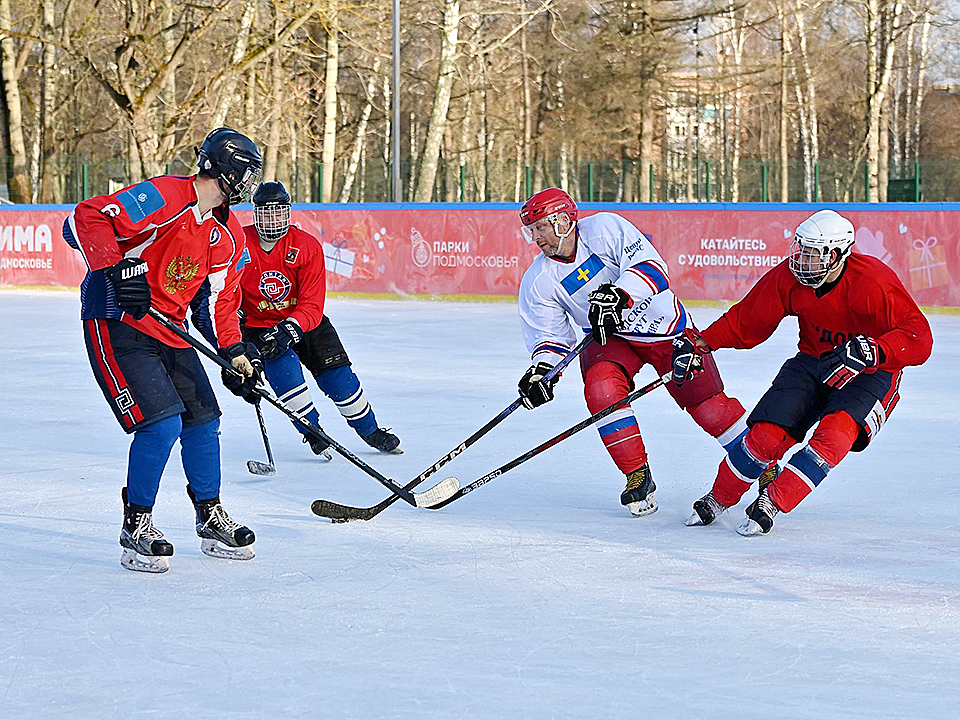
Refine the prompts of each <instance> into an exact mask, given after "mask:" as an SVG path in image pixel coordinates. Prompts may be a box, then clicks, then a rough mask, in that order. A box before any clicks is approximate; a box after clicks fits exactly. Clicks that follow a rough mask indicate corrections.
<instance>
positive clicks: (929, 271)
mask: <svg viewBox="0 0 960 720" xmlns="http://www.w3.org/2000/svg"><path fill="white" fill-rule="evenodd" d="M907 266H908V267H909V269H910V289H911V290H929V289H930V288H935V287H940V286H941V285H947V284H949V283H950V273H948V272H947V257H946V253H944V250H943V247H942V246H940V245H938V244H937V238H935V237H929V238H927V239H926V240H923V239H921V238H917V239H916V240H914V241H913V249H912V250H910V252H909V253H908V254H907Z"/></svg>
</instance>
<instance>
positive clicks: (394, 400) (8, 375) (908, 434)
mask: <svg viewBox="0 0 960 720" xmlns="http://www.w3.org/2000/svg"><path fill="white" fill-rule="evenodd" d="M327 312H328V315H329V316H330V318H331V319H332V320H333V322H334V324H335V325H336V327H337V329H338V330H339V332H340V336H341V338H342V339H343V341H344V344H345V346H346V348H347V350H348V352H349V353H350V356H351V358H352V360H353V361H354V367H355V369H356V371H357V374H358V375H359V376H360V379H361V381H362V382H363V385H364V387H365V389H366V392H367V395H368V397H369V399H370V401H371V402H372V404H373V406H374V409H375V411H376V413H377V417H378V420H379V422H380V424H381V425H382V426H387V427H392V428H393V429H394V431H395V432H396V433H397V434H398V435H399V436H400V437H401V439H402V441H403V448H404V450H405V454H403V455H400V456H384V455H380V454H379V453H376V452H375V451H373V450H371V449H370V448H367V447H366V445H364V444H363V442H362V441H361V440H360V439H359V438H358V437H357V436H356V435H355V434H354V433H353V431H352V430H350V429H349V428H348V427H347V425H346V424H345V423H344V421H343V420H342V418H341V417H340V416H339V414H337V412H336V409H335V408H334V406H333V404H332V403H331V402H330V401H328V400H327V399H326V398H323V397H322V396H320V394H319V391H317V390H316V387H315V386H312V389H313V391H314V397H315V400H316V401H317V404H318V406H319V408H320V410H321V414H322V419H321V423H322V425H323V427H324V428H325V429H326V430H327V432H329V433H330V434H331V435H333V436H334V437H335V438H336V439H337V440H339V441H340V442H342V443H343V444H345V445H346V446H347V447H349V448H350V449H351V450H353V451H354V452H356V453H357V454H358V455H359V456H360V457H362V458H363V459H364V460H366V461H367V462H369V463H370V464H372V465H373V466H374V467H376V468H377V469H378V470H380V471H381V472H383V473H384V474H386V475H388V476H390V477H392V478H395V479H397V481H398V482H400V483H401V484H403V483H405V482H407V481H409V479H410V478H412V477H414V476H415V475H416V474H417V473H419V472H420V471H422V470H423V469H424V468H426V467H427V466H429V465H431V464H432V463H434V462H435V461H436V460H437V459H438V458H440V457H441V456H442V455H444V454H445V453H447V452H448V451H449V450H451V449H452V448H454V447H455V446H456V445H458V444H459V443H460V442H461V441H462V440H463V439H465V438H466V437H467V436H469V435H470V434H471V433H472V432H473V431H475V430H476V429H477V428H479V427H480V426H481V425H483V424H484V423H485V422H486V421H487V420H489V419H490V418H492V417H493V416H495V415H496V414H497V413H499V412H500V411H501V410H502V409H503V408H504V407H506V406H507V405H508V404H510V403H511V402H512V401H513V400H514V399H515V397H516V382H517V380H518V378H519V377H520V375H521V374H522V373H523V371H524V370H525V369H526V367H527V366H528V364H529V359H528V356H527V354H526V352H525V350H524V348H523V346H522V342H521V339H520V332H519V328H518V323H517V319H516V310H515V306H514V305H512V304H467V303H464V304H459V303H441V302H436V303H431V302H391V301H383V302H372V301H369V302H368V301H356V300H342V299H331V300H330V301H329V302H328V308H327ZM692 314H693V315H694V317H695V319H696V321H697V323H698V324H699V325H701V326H705V325H706V324H708V323H709V322H710V321H712V320H713V319H714V318H715V317H716V316H717V315H718V314H719V310H714V309H702V308H694V309H693V310H692ZM78 318H79V300H78V298H77V296H76V294H75V293H72V292H71V293H66V292H40V291H37V292H29V291H5V292H2V293H0V343H2V348H3V349H2V355H0V359H2V362H0V373H2V375H0V378H2V385H3V393H2V399H0V407H2V428H3V430H2V434H0V449H2V453H3V458H4V460H3V463H2V466H0V719H2V720H8V719H9V720H20V719H23V720H40V719H43V718H69V719H70V720H82V719H86V718H90V719H94V718H95V719H98V720H105V719H109V718H151V719H152V718H198V717H204V718H231V720H233V719H238V718H244V719H246V718H327V717H330V718H361V719H364V720H366V719H374V718H410V719H417V720H419V719H422V718H517V719H521V718H524V719H526V718H684V719H687V718H736V719H737V720H744V719H745V718H777V720H786V719H788V718H817V719H820V718H865V719H866V718H869V719H870V720H877V719H878V718H925V719H926V720H930V719H932V718H956V717H957V715H958V710H957V708H958V707H960V680H958V678H960V481H958V475H957V466H958V456H960V452H958V445H960V443H958V439H957V430H958V422H957V407H958V406H960V370H958V368H960V316H957V315H933V316H931V318H930V320H931V324H932V326H933V333H934V338H935V344H934V351H933V356H932V357H931V359H930V360H929V361H928V362H927V364H926V365H924V366H922V367H920V368H908V369H907V370H906V372H905V374H904V380H903V383H902V387H901V392H902V400H901V402H900V404H899V405H898V407H897V409H896V411H895V412H894V414H893V416H892V418H891V420H890V421H889V423H888V424H887V425H886V426H885V427H884V428H883V432H881V433H880V435H879V437H878V438H877V440H876V441H875V442H874V444H873V445H872V446H871V447H870V448H869V449H868V450H867V452H865V453H862V454H855V455H851V456H849V457H848V458H847V459H846V460H845V461H844V462H843V464H841V465H840V467H839V468H838V469H836V470H835V471H834V472H833V473H831V475H830V476H829V477H828V479H827V480H826V481H825V482H824V483H823V485H821V486H820V487H819V488H818V489H817V490H816V492H814V493H813V494H812V495H811V496H810V497H809V498H807V500H806V501H805V502H804V503H803V504H802V505H801V506H800V507H799V508H798V509H797V510H796V511H795V512H793V513H791V514H790V515H786V516H784V515H781V516H779V517H778V518H777V520H776V525H775V527H774V530H773V532H772V533H771V534H770V535H769V536H765V537H759V538H750V539H747V538H742V537H740V536H739V535H737V534H736V533H735V532H734V527H735V526H736V524H737V523H738V522H739V521H740V519H741V518H742V516H743V508H744V507H745V505H746V504H747V502H749V499H745V500H744V501H743V502H742V503H741V505H740V506H738V507H737V508H736V509H734V510H732V511H731V512H729V513H727V514H726V515H723V516H721V518H720V519H719V520H718V521H717V523H715V524H714V525H713V526H710V527H708V528H688V527H685V526H684V523H683V521H684V519H685V518H686V517H687V515H688V514H689V512H690V505H691V502H692V501H693V500H695V499H696V498H697V497H699V496H700V495H701V494H702V493H704V492H705V491H706V490H707V489H708V487H709V486H710V483H711V482H712V479H713V476H714V473H715V471H716V467H717V464H718V462H719V461H720V459H721V457H722V452H721V450H720V448H719V446H718V445H717V443H716V442H715V441H714V440H712V439H711V438H709V437H708V436H706V435H705V434H704V433H703V432H702V431H700V430H699V428H697V427H696V426H695V425H694V423H693V421H692V420H691V419H690V418H689V417H688V416H687V415H686V414H685V413H683V412H681V411H680V410H678V409H677V407H676V406H675V405H674V404H673V403H672V401H671V400H670V398H669V396H668V395H667V393H666V392H665V391H664V390H662V389H661V390H657V391H655V392H653V393H651V394H649V395H647V396H646V397H644V398H641V399H640V400H638V401H637V402H636V404H635V406H634V407H635V410H636V413H637V416H638V418H639V420H640V426H641V429H642V430H643V433H644V438H645V441H646V445H647V448H648V450H649V452H650V462H651V467H652V469H653V473H654V475H655V477H656V481H657V484H658V486H659V490H658V492H657V497H658V500H659V503H660V510H659V512H657V513H656V514H654V515H652V516H649V517H645V518H639V519H638V518H632V517H630V516H629V515H628V513H627V512H626V510H625V509H624V508H622V507H621V506H620V505H619V493H620V491H621V489H622V487H623V478H622V476H621V475H620V474H619V473H618V472H617V470H616V467H615V466H614V465H613V463H612V461H611V460H610V459H609V457H608V456H607V454H606V452H605V451H604V449H603V447H602V445H601V444H600V441H599V439H598V437H597V434H596V431H595V430H594V429H593V428H590V429H587V430H585V431H584V432H582V433H580V434H579V435H576V436H574V437H572V438H571V439H569V440H567V441H565V442H564V443H562V444H560V445H559V446H557V447H556V448H554V449H552V450H550V451H549V452H547V453H545V454H543V455H541V456H539V457H537V458H534V459H533V460H531V461H530V462H528V463H526V464H524V465H521V466H520V467H518V468H517V469H515V470H513V471H512V472H510V473H508V474H506V475H503V476H501V477H500V478H497V479H496V480H494V481H493V482H491V483H490V484H488V485H486V486H484V487H482V488H480V489H479V490H477V491H476V492H474V493H471V494H470V495H468V496H466V497H464V498H462V499H461V500H459V501H457V502H455V503H453V504H451V505H450V506H448V507H447V508H445V509H443V510H440V511H428V510H418V509H415V508H412V507H409V506H407V505H405V504H404V503H402V502H401V503H397V504H395V505H394V506H393V507H391V508H389V509H388V510H387V511H386V512H384V513H383V514H381V515H380V516H378V517H377V518H375V519H374V520H373V521H371V522H369V523H350V524H341V525H334V524H331V523H330V522H328V521H325V520H321V519H319V518H317V517H315V516H314V515H312V514H311V513H310V510H309V507H310V503H311V501H312V500H314V499H316V498H325V499H328V500H334V501H337V502H342V503H349V504H354V505H357V504H359V505H370V504H373V503H375V502H377V501H379V500H381V499H383V498H384V497H386V495H387V491H386V490H384V489H383V488H382V487H381V486H380V485H379V484H378V483H377V482H376V481H375V480H374V479H372V478H371V477H369V476H367V475H365V474H363V473H362V472H361V471H360V470H358V469H357V468H355V467H354V466H352V465H351V464H349V463H348V462H347V461H346V460H344V459H343V458H341V457H339V456H336V457H335V459H334V460H333V461H332V462H330V463H327V464H325V463H323V462H321V461H319V460H317V459H316V458H314V456H313V455H312V454H311V453H310V452H309V450H308V449H307V447H306V446H305V445H303V444H302V443H301V442H300V438H299V435H298V434H297V433H296V432H295V431H294V430H293V428H292V427H291V426H290V424H289V423H288V421H287V420H286V419H285V418H284V417H283V416H282V415H281V414H280V413H279V412H277V411H276V410H275V409H273V408H271V407H269V406H265V407H264V415H265V417H266V421H267V425H268V428H269V431H270V438H271V440H272V444H273V450H274V454H275V456H276V462H277V474H276V476H274V477H272V478H266V479H265V478H259V477H256V476H253V475H250V474H249V473H248V472H247V469H246V461H247V460H248V459H258V460H264V459H265V455H264V450H263V446H262V443H261V440H260V432H259V428H258V425H257V421H256V416H255V414H254V412H253V410H252V408H251V407H250V406H249V405H247V404H245V403H244V402H243V401H241V400H238V399H236V398H234V397H233V396H231V395H229V393H227V391H226V390H223V389H222V387H221V385H220V384H219V378H218V377H217V378H214V385H215V387H216V388H217V391H218V397H219V398H220V400H221V403H222V406H223V411H224V416H223V419H222V452H223V474H224V477H223V489H222V497H223V501H224V505H225V507H226V509H227V510H228V511H229V512H230V514H231V515H232V516H233V517H234V518H235V519H237V520H239V521H241V522H243V523H246V524H248V525H249V526H250V527H251V528H253V529H254V530H255V531H256V533H257V542H256V545H255V549H256V552H257V557H256V558H255V559H254V560H252V561H250V562H246V563H240V562H230V561H225V560H216V559H213V558H209V557H207V556H205V555H203V554H201V552H200V548H199V542H200V541H199V539H198V538H197V537H196V534H195V532H194V528H193V510H192V507H191V505H190V502H189V500H188V498H187V496H186V493H185V492H184V485H185V480H184V476H183V472H182V469H181V468H180V463H179V452H178V450H177V449H175V450H174V454H173V455H172V456H171V461H170V463H169V465H168V467H167V471H166V473H165V475H164V479H163V483H162V485H161V488H160V496H159V498H158V501H157V505H156V507H155V512H154V520H155V522H156V524H157V526H158V527H159V528H160V529H161V530H163V531H164V533H165V535H166V537H167V539H169V540H170V541H171V542H172V543H173V544H174V545H175V547H176V554H175V555H174V557H173V558H172V559H171V569H170V571H169V572H168V573H166V574H164V575H147V574H142V573H133V572H128V571H126V570H124V569H122V568H121V567H120V564H119V557H120V547H119V544H118V542H117V536H118V534H119V530H120V522H121V507H122V506H121V500H120V488H121V487H122V486H123V484H124V474H125V465H126V452H127V448H128V445H129V439H128V438H127V437H126V436H125V435H124V433H123V432H122V431H121V430H120V427H119V425H117V423H116V422H115V420H114V419H113V416H112V414H111V413H110V411H109V409H108V408H107V405H106V403H105V402H104V400H103V398H102V396H101V394H100V392H99V389H98V388H97V386H96V384H95V382H94V379H93V376H92V373H91V372H90V369H89V367H88V364H87V359H86V354H85V351H84V347H83V340H82V336H81V332H80V323H79V319H78ZM795 352H796V323H795V322H793V321H790V320H788V321H784V322H783V323H782V324H781V327H780V329H779V330H778V331H777V333H776V334H775V335H774V337H773V338H772V339H771V340H770V341H768V342H767V343H766V344H765V345H762V346H760V347H759V348H757V349H755V350H753V351H750V352H744V351H729V350H727V351H721V352H720V353H718V362H719V365H720V370H721V373H722V374H723V376H724V379H725V381H726V385H727V391H728V393H730V394H731V395H734V396H736V397H738V398H739V399H740V400H741V402H742V403H743V404H744V405H745V406H746V407H748V408H750V407H752V406H753V404H754V403H755V402H756V400H757V399H758V398H759V397H760V395H761V394H762V393H763V391H764V390H765V389H766V388H767V387H768V385H769V383H770V381H771V379H772V378H773V376H774V374H775V373H776V371H777V369H778V368H779V367H780V365H781V363H782V362H783V361H784V360H785V359H786V358H787V357H788V356H790V355H792V354H794V353H795ZM214 374H215V371H211V375H212V376H213V375H214ZM216 374H217V375H218V373H216ZM640 378H641V380H642V381H643V382H646V381H648V380H650V379H652V378H653V373H652V371H651V370H650V369H649V368H648V369H646V370H645V371H644V373H643V374H642V375H641V376H640ZM587 414H588V413H587V411H586V408H585V404H584V401H583V396H582V383H581V382H580V378H579V371H578V370H576V369H575V368H574V369H573V370H572V371H568V372H567V373H565V375H564V378H563V380H562V381H561V383H560V384H559V385H558V387H557V399H556V401H555V402H553V403H551V404H549V405H547V406H545V407H543V408H541V409H539V410H537V411H535V412H528V411H525V410H522V409H521V410H519V411H517V412H516V413H514V414H513V415H512V416H511V417H509V418H508V419H507V420H505V421H504V422H503V423H502V424H501V425H500V426H499V427H498V428H497V429H496V430H494V431H493V432H491V433H490V434H489V435H488V436H486V437H485V438H484V439H482V440H481V441H480V442H479V443H477V444H476V445H475V446H474V447H473V448H471V449H470V450H468V451H467V452H465V453H464V454H463V455H462V456H461V457H459V458H457V459H456V460H454V461H453V462H452V463H450V464H449V465H447V466H446V467H445V468H444V469H443V470H441V471H440V473H438V474H437V475H435V476H434V477H433V478H431V480H430V481H428V482H427V484H425V485H424V486H421V487H420V488H419V489H421V490H422V489H424V488H425V487H427V486H429V485H431V484H432V482H433V481H434V480H438V479H440V478H442V477H445V476H446V475H451V474H452V475H456V476H457V477H459V478H460V479H461V481H462V482H463V483H464V484H466V483H468V482H470V481H472V480H474V479H476V478H477V477H479V476H481V475H483V474H484V473H486V472H488V471H489V470H492V469H494V468H495V467H497V466H498V465H500V464H502V463H504V462H506V461H507V460H509V459H511V458H513V457H514V456H516V455H519V454H520V453H522V452H524V451H526V450H528V449H529V448H531V447H533V446H535V445H537V444H538V443H540V442H541V441H543V440H545V439H547V438H548V437H550V436H552V435H553V434H555V433H557V432H559V431H561V430H563V429H565V428H567V427H568V426H570V425H573V424H574V423H576V422H577V421H579V420H581V419H582V418H584V417H586V415H587ZM752 497H753V493H751V494H750V495H748V496H747V498H752Z"/></svg>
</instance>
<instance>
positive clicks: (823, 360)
mask: <svg viewBox="0 0 960 720" xmlns="http://www.w3.org/2000/svg"><path fill="white" fill-rule="evenodd" d="M884 359H885V358H884V356H883V348H881V347H880V346H879V345H878V344H877V341H876V340H874V339H873V338H871V337H867V336H866V335H856V336H854V337H852V338H850V339H849V340H847V342H845V343H844V344H843V345H838V346H837V347H835V348H834V349H833V350H830V351H828V352H825V353H824V354H823V355H821V356H820V364H819V365H818V366H817V371H818V373H819V374H820V382H822V383H823V384H824V385H827V386H828V387H832V388H833V389H834V390H839V389H840V388H843V387H846V386H847V385H848V384H849V383H850V382H851V381H852V380H853V379H854V378H855V377H856V376H857V375H859V374H860V373H862V372H870V371H872V370H876V369H877V368H878V367H879V366H880V365H881V364H882V363H883V361H884Z"/></svg>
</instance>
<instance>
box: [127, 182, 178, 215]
mask: <svg viewBox="0 0 960 720" xmlns="http://www.w3.org/2000/svg"><path fill="white" fill-rule="evenodd" d="M117 200H118V201H119V202H120V204H121V205H123V209H124V210H126V211H127V215H128V216H129V217H130V220H131V221H132V222H135V223H137V222H140V221H141V220H143V219H144V218H145V217H147V216H148V215H152V214H153V213H155V212H156V211H157V210H159V209H160V208H162V207H164V206H165V205H166V204H167V201H166V200H164V199H163V195H161V194H160V191H159V190H157V188H156V186H155V185H154V184H153V183H151V182H150V181H146V182H142V183H140V184H139V185H134V186H133V187H132V188H129V189H127V190H124V191H123V192H122V193H120V194H119V195H117Z"/></svg>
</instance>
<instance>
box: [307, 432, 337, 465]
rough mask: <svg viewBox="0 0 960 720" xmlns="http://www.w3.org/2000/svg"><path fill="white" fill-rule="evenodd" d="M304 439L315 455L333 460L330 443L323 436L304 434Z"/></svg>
mask: <svg viewBox="0 0 960 720" xmlns="http://www.w3.org/2000/svg"><path fill="white" fill-rule="evenodd" d="M303 441H304V442H305V443H307V445H309V446H310V449H311V450H313V454H314V455H319V456H320V457H322V458H323V459H324V460H333V455H331V454H330V443H328V442H327V441H326V440H324V439H323V438H319V437H316V436H315V435H304V436H303Z"/></svg>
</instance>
